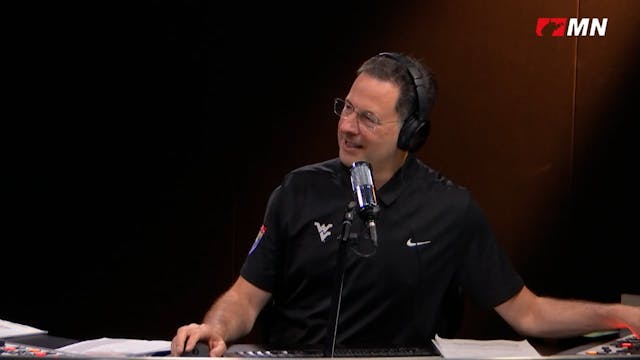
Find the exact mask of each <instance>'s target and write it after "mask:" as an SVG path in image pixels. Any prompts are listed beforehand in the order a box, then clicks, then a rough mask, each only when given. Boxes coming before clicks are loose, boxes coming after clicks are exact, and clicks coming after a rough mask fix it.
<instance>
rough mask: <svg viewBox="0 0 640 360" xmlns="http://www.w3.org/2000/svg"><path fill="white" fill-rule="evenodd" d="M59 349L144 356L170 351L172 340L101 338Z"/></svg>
mask: <svg viewBox="0 0 640 360" xmlns="http://www.w3.org/2000/svg"><path fill="white" fill-rule="evenodd" d="M57 350H60V351H64V352H66V353H72V354H83V355H97V356H144V355H152V354H155V353H160V352H169V351H170V350H171V342H170V341H166V340H139V339H113V338H106V337H105V338H100V339H94V340H85V341H81V342H78V343H75V344H71V345H67V346H63V347H61V348H58V349H57Z"/></svg>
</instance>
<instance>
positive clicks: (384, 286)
mask: <svg viewBox="0 0 640 360" xmlns="http://www.w3.org/2000/svg"><path fill="white" fill-rule="evenodd" d="M435 93H436V87H435V82H434V80H433V78H432V74H431V73H430V71H429V70H428V68H425V67H424V66H422V65H421V64H420V63H419V62H418V61H416V60H415V59H413V58H411V57H408V56H405V55H402V54H397V53H382V54H378V55H376V56H374V57H372V58H370V59H369V60H367V61H365V62H364V63H363V64H362V66H361V67H360V69H358V72H357V77H356V79H355V80H354V82H353V84H352V86H351V89H350V91H349V93H348V94H347V96H346V98H345V99H336V102H335V109H334V110H335V112H336V114H338V115H339V116H340V120H339V123H338V133H337V135H338V136H337V137H338V147H339V157H338V158H336V159H331V160H328V161H325V162H322V163H319V164H312V165H308V166H305V167H302V168H300V169H296V170H294V171H293V172H291V173H289V174H287V176H286V177H285V178H284V180H283V182H282V183H281V184H280V186H279V187H278V188H276V189H275V190H274V192H273V193H272V195H271V197H270V199H269V203H268V205H267V210H266V213H265V217H264V224H263V226H262V227H261V229H260V231H259V233H258V236H257V238H256V241H255V243H254V245H253V247H252V248H251V250H250V252H249V254H248V256H247V258H246V261H245V263H244V265H243V267H242V270H241V272H240V276H239V277H238V279H237V281H236V282H235V283H234V284H233V286H232V287H231V288H230V289H229V290H228V291H227V292H225V293H224V294H223V295H222V296H221V297H220V298H218V299H217V300H216V301H215V302H214V304H213V305H212V307H211V309H210V310H209V311H208V312H207V314H206V315H205V317H204V320H203V322H202V324H190V325H185V326H182V327H180V328H179V329H178V330H177V333H176V335H175V337H174V338H173V341H172V345H171V347H172V355H174V356H176V355H179V354H181V353H182V352H183V351H190V350H191V349H193V347H194V346H195V345H196V343H197V342H198V341H203V342H206V343H207V344H208V345H209V348H210V353H209V355H210V356H221V355H222V354H223V353H224V352H225V351H226V349H227V344H228V343H230V342H232V341H234V340H235V339H238V338H240V337H241V336H243V335H245V334H247V333H248V332H249V331H251V329H252V328H253V326H254V322H255V320H256V318H257V316H258V315H259V314H260V312H261V311H262V310H263V308H264V307H265V306H266V305H267V304H268V303H270V304H269V305H270V310H271V316H272V317H271V318H270V322H269V327H270V329H269V330H270V335H269V339H268V340H269V343H271V344H277V345H278V346H286V345H298V346H299V345H316V346H317V345H322V344H323V343H325V341H326V339H327V334H328V333H329V332H328V328H329V325H328V324H330V321H329V318H330V317H331V316H332V297H333V296H334V295H335V294H336V292H335V290H334V289H335V285H336V280H335V279H336V278H337V277H336V276H335V275H336V271H338V270H339V269H338V267H337V265H336V259H337V257H338V252H339V249H340V247H339V243H340V239H339V236H340V233H341V227H342V223H343V220H344V219H345V215H346V213H347V211H346V210H345V206H346V204H348V203H349V201H350V200H352V199H353V195H352V190H353V189H352V184H351V182H350V173H349V168H350V167H351V166H352V164H353V163H354V162H356V161H361V160H364V161H367V162H369V163H370V165H371V169H372V174H373V183H374V184H375V188H376V194H377V199H378V205H379V212H378V213H377V215H376V219H375V222H376V229H377V230H376V234H377V239H378V241H377V246H376V245H373V244H372V242H371V238H372V236H371V235H372V234H371V233H370V232H369V230H368V229H367V227H365V226H363V224H362V221H360V220H359V219H358V218H356V219H354V220H353V223H352V228H351V231H350V234H353V236H351V237H349V239H350V240H349V247H348V251H346V254H345V256H346V257H345V259H346V260H345V263H344V283H343V284H344V285H343V286H344V287H343V291H342V293H341V296H340V312H339V313H338V314H339V317H338V326H337V328H336V330H337V331H336V334H335V341H336V343H337V344H338V345H339V346H344V347H368V346H376V347H395V346H405V347H407V346H421V345H426V344H427V342H428V340H429V339H431V338H433V337H434V335H435V334H441V335H442V334H443V333H442V332H444V331H447V329H449V328H450V326H451V321H450V318H449V315H450V314H449V311H448V310H445V309H446V308H447V307H448V306H449V305H450V304H449V301H450V300H449V299H450V298H451V297H450V295H451V294H452V293H453V294H455V293H456V292H457V291H458V290H461V291H462V292H464V294H465V295H466V296H470V297H471V299H473V300H474V301H475V302H476V303H477V304H479V305H481V306H485V307H490V308H494V309H495V310H496V311H497V312H498V314H500V316H502V317H503V318H504V319H505V320H506V321H507V322H508V323H509V324H510V325H511V326H512V327H513V328H514V329H515V330H516V331H518V332H519V333H521V334H523V335H527V336H536V337H564V336H575V335H579V334H583V333H587V332H591V331H595V330H602V329H612V328H623V327H628V328H630V329H631V330H632V331H633V332H634V333H636V334H637V333H638V332H639V331H640V308H634V307H631V306H625V305H621V304H601V303H590V302H584V301H569V300H560V299H552V298H547V297H539V296H537V295H535V294H534V293H532V292H531V291H530V290H529V289H528V288H527V287H526V286H525V285H524V283H523V281H522V279H521V277H520V276H519V275H518V274H517V273H516V272H515V270H514V269H513V267H512V266H511V264H510V262H509V261H508V259H507V257H506V255H505V253H504V252H503V250H502V249H501V248H500V247H499V245H498V243H497V242H496V241H495V239H494V236H493V233H492V232H491V230H490V228H489V225H488V223H487V221H486V219H485V217H484V214H483V212H482V211H481V209H480V207H479V206H478V204H477V203H476V202H475V200H474V199H473V198H472V196H471V194H470V193H469V192H468V191H467V190H466V189H464V188H462V187H459V186H456V185H455V184H454V183H452V182H451V181H449V180H447V179H446V178H444V177H442V176H441V175H439V174H438V173H437V172H436V171H434V170H433V169H431V168H429V167H428V166H426V165H425V164H423V163H422V162H420V161H419V160H418V159H417V158H415V156H414V155H413V154H412V153H413V152H414V151H415V150H416V149H418V148H419V147H420V146H421V145H422V144H423V143H424V141H425V140H426V138H427V136H428V133H429V119H428V116H427V115H428V113H429V111H430V109H431V107H432V105H433V101H434V98H435Z"/></svg>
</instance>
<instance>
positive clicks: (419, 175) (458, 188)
mask: <svg viewBox="0 0 640 360" xmlns="http://www.w3.org/2000/svg"><path fill="white" fill-rule="evenodd" d="M410 174H411V177H412V178H413V179H414V180H415V183H418V184H422V185H424V186H427V187H429V188H430V190H432V191H446V192H460V193H468V192H469V190H468V189H467V188H466V187H465V186H462V185H460V184H458V183H456V182H455V181H454V180H452V179H450V178H448V177H447V176H445V175H444V174H443V173H442V172H440V171H438V170H436V169H434V168H433V167H431V166H429V165H427V164H426V163H424V162H422V161H421V160H420V159H417V158H415V161H414V163H413V164H411V166H410Z"/></svg>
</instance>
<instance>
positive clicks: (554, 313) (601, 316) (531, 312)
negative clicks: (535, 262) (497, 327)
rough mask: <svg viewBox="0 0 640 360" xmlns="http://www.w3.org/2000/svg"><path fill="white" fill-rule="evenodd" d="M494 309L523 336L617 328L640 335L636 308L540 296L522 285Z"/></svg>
mask: <svg viewBox="0 0 640 360" xmlns="http://www.w3.org/2000/svg"><path fill="white" fill-rule="evenodd" d="M495 310H496V311H497V312H498V314H500V316H502V318H503V319H505V321H507V322H508V323H509V325H511V327H513V329H514V330H516V331H518V332H519V333H520V334H522V335H527V336H535V337H541V338H544V337H546V338H561V337H571V336H578V335H583V334H586V333H590V332H593V331H598V330H608V329H620V328H629V329H630V330H631V331H632V332H633V333H634V334H636V335H637V334H640V307H633V306H629V305H622V304H615V303H612V304H605V303H596V302H588V301H582V300H563V299H554V298H549V297H541V296H537V295H536V294H534V293H533V292H531V291H530V290H529V289H528V288H527V287H526V286H525V287H523V288H522V290H521V291H520V292H519V293H518V294H516V295H515V296H513V297H512V298H511V299H509V300H507V301H506V302H504V303H502V304H500V305H498V306H496V307H495Z"/></svg>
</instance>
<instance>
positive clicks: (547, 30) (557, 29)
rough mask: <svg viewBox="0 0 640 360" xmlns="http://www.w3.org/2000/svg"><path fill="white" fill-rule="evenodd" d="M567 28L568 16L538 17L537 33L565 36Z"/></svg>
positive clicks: (539, 35)
mask: <svg viewBox="0 0 640 360" xmlns="http://www.w3.org/2000/svg"><path fill="white" fill-rule="evenodd" d="M566 28H567V18H538V24H537V25H536V35H538V37H543V36H564V35H565V32H566Z"/></svg>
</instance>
